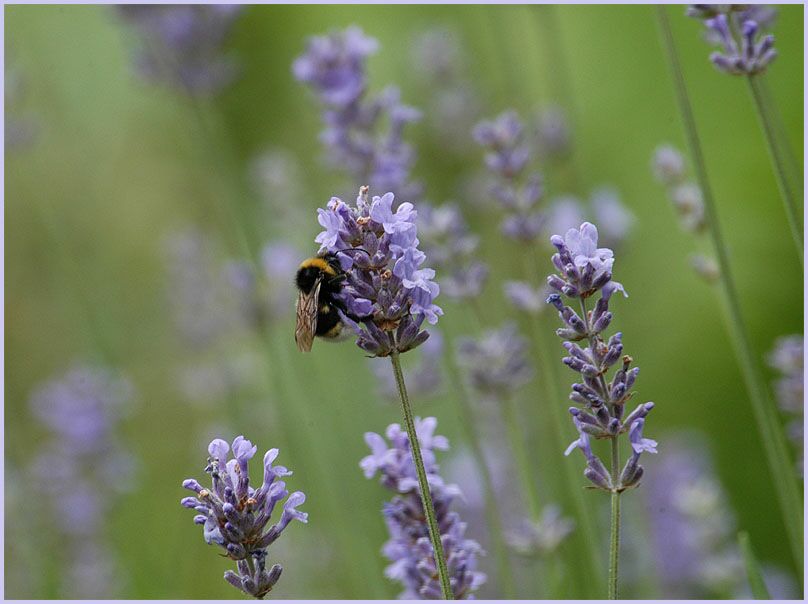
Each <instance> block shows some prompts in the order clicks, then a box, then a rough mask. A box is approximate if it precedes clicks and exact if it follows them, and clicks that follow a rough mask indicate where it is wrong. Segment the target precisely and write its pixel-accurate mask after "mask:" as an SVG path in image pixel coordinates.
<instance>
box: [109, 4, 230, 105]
mask: <svg viewBox="0 0 808 604" xmlns="http://www.w3.org/2000/svg"><path fill="white" fill-rule="evenodd" d="M243 10H244V7H243V6H240V5H229V4H208V5H191V4H188V5H176V4H175V5H162V6H160V5H135V4H131V5H125V6H119V7H118V12H119V14H120V15H121V16H122V17H123V19H124V20H125V21H126V22H128V23H129V24H130V25H131V26H132V27H134V28H135V29H136V30H137V32H138V33H139V34H140V36H141V37H142V38H143V45H142V47H141V48H140V49H139V50H138V52H137V54H136V55H135V65H136V68H137V71H138V72H139V74H140V75H141V76H142V77H143V78H145V79H147V80H150V81H156V82H161V83H164V84H167V85H170V86H175V87H177V88H179V89H180V90H182V91H184V92H186V93H188V94H191V95H201V94H210V93H213V92H216V91H218V90H221V89H222V88H224V87H225V86H227V85H228V84H230V83H231V82H232V81H233V80H234V79H235V77H236V75H237V74H238V67H237V62H236V60H235V59H233V57H231V56H229V55H228V54H226V53H225V52H224V51H223V46H224V44H225V41H226V40H227V37H228V36H229V35H230V32H231V30H232V28H233V24H234V23H235V21H236V19H238V17H239V16H240V15H241V13H242V11H243Z"/></svg>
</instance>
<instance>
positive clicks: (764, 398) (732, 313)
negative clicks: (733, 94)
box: [657, 6, 803, 577]
mask: <svg viewBox="0 0 808 604" xmlns="http://www.w3.org/2000/svg"><path fill="white" fill-rule="evenodd" d="M657 16H658V19H659V25H660V30H661V32H662V38H663V42H664V46H665V50H666V52H667V55H668V60H669V62H670V67H671V73H672V75H673V80H674V86H675V89H676V94H677V100H678V104H679V111H680V113H681V116H682V122H683V125H684V129H685V135H686V138H687V143H688V147H689V149H690V153H691V156H692V158H693V164H694V166H695V168H696V175H697V178H698V182H699V186H700V187H701V190H702V194H703V198H704V208H705V211H706V213H707V218H708V220H707V223H708V225H709V229H710V234H711V236H712V239H713V245H714V247H715V251H716V256H717V259H718V264H719V267H720V269H721V278H720V282H721V285H722V287H723V290H724V298H725V303H726V308H727V311H728V316H727V319H728V323H729V329H730V334H731V336H732V341H733V344H734V347H735V354H736V356H737V357H738V362H739V363H740V365H741V374H742V376H743V379H744V381H745V383H746V389H747V391H748V392H749V400H750V402H751V404H752V411H753V412H754V415H755V424H756V425H757V428H758V430H759V433H760V439H761V441H762V443H763V448H764V452H765V454H766V461H767V463H768V466H769V471H770V472H771V478H772V482H773V484H774V488H775V491H776V493H777V498H778V501H779V505H780V511H781V514H782V519H783V524H784V528H785V531H786V535H787V537H788V539H789V542H790V545H791V549H792V554H793V556H794V561H795V563H796V566H797V570H798V572H799V574H800V577H802V574H803V550H802V537H803V516H802V509H803V508H802V501H801V498H800V492H799V489H798V487H797V482H796V479H795V477H794V476H793V475H792V472H791V468H792V462H791V460H790V457H789V453H788V448H787V446H786V442H785V438H784V436H783V430H782V427H781V426H780V425H778V421H779V420H778V411H777V408H776V406H775V405H774V403H773V402H772V401H771V398H770V397H769V396H768V394H767V392H766V389H765V386H764V385H763V382H762V380H761V378H760V375H759V373H758V369H757V365H756V362H755V359H756V358H757V357H756V355H755V354H754V353H753V352H752V348H751V345H750V343H749V337H748V335H747V333H746V328H745V326H744V322H743V318H742V315H741V309H740V305H739V302H738V294H737V291H736V288H735V283H734V281H733V279H732V273H731V271H730V263H729V255H728V253H727V248H726V244H725V243H724V240H723V238H722V235H721V230H720V227H719V224H718V217H717V212H716V207H715V202H714V200H713V195H712V189H711V187H710V182H709V179H708V177H707V169H706V164H705V161H704V157H703V155H702V151H701V143H700V141H699V136H698V130H697V129H696V121H695V118H694V117H693V110H692V108H691V105H690V99H689V97H688V93H687V87H686V85H685V81H684V75H683V73H682V69H681V66H680V64H679V58H678V55H677V52H676V46H675V43H674V40H673V33H672V32H671V28H670V23H669V22H668V16H667V13H666V8H665V7H664V6H659V7H657Z"/></svg>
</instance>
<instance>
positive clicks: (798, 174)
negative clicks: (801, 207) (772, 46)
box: [758, 78, 805, 199]
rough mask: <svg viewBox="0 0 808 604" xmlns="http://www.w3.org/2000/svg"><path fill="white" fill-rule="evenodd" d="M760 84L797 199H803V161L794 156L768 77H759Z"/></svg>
mask: <svg viewBox="0 0 808 604" xmlns="http://www.w3.org/2000/svg"><path fill="white" fill-rule="evenodd" d="M758 86H759V88H760V90H761V92H762V93H763V102H764V103H765V104H766V106H767V107H768V108H769V115H770V116H771V122H772V123H773V124H774V133H775V137H776V139H777V140H778V141H780V148H781V149H782V153H783V155H784V156H785V158H786V166H787V167H788V176H789V181H790V182H791V183H792V185H791V186H792V190H794V191H796V195H797V199H802V198H803V194H804V191H805V188H804V186H803V181H802V162H800V163H797V158H796V157H795V156H794V149H793V148H792V146H791V142H790V141H789V138H788V133H787V131H786V128H785V126H784V125H783V117H782V115H780V112H779V111H778V110H777V103H775V100H774V98H773V97H772V93H771V90H770V89H769V87H768V86H767V82H766V78H759V79H758Z"/></svg>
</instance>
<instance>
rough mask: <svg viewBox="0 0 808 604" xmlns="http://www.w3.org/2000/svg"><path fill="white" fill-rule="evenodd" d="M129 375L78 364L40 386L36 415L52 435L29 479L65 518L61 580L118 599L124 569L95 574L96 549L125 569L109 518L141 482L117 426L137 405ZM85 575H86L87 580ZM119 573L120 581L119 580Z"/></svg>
mask: <svg viewBox="0 0 808 604" xmlns="http://www.w3.org/2000/svg"><path fill="white" fill-rule="evenodd" d="M132 398H133V388H132V385H131V384H130V382H129V381H128V380H126V379H125V378H122V377H120V376H119V375H116V374H115V373H113V372H111V371H109V370H107V369H104V368H100V367H92V366H76V367H73V368H72V369H70V370H69V371H68V372H67V373H66V374H65V375H64V376H61V377H59V378H56V379H53V380H50V381H48V382H46V383H45V384H43V385H42V386H40V387H39V388H38V389H37V390H36V391H35V392H34V393H33V394H32V396H31V400H30V405H31V409H32V412H33V413H34V415H35V416H36V417H37V418H38V419H39V420H40V421H41V422H42V424H43V425H44V427H45V428H47V430H48V431H49V432H50V433H51V438H50V439H49V441H48V442H47V443H45V444H44V445H43V446H42V447H41V448H40V452H39V454H38V455H37V456H36V458H34V460H33V462H32V466H31V468H30V470H29V476H31V477H32V478H33V480H34V488H35V489H36V490H37V491H38V492H39V493H40V497H41V499H42V500H43V501H45V502H46V503H47V504H48V506H49V508H50V509H49V512H48V513H49V514H50V515H52V516H53V517H56V518H59V519H60V521H59V523H58V524H57V525H56V526H55V527H54V529H55V530H57V531H59V532H60V533H61V535H62V537H63V540H64V547H65V548H66V551H68V552H70V555H69V556H67V557H66V562H65V564H66V566H65V567H64V568H63V572H64V576H63V577H61V579H60V580H61V582H62V583H63V585H64V592H63V593H65V594H69V595H70V596H71V597H76V598H99V597H107V598H109V597H113V596H114V595H115V594H116V586H117V585H120V579H121V577H120V570H121V569H118V568H114V570H115V572H114V573H113V572H101V571H102V568H101V566H98V567H97V568H96V570H97V571H99V572H96V573H94V574H89V573H88V572H87V571H88V570H89V569H88V568H87V564H86V562H87V556H85V555H84V554H85V553H87V554H88V555H89V553H90V552H95V553H97V554H98V555H97V556H94V558H97V559H103V560H105V561H106V563H107V567H108V568H113V567H117V566H118V565H117V564H116V562H115V560H114V555H113V554H112V553H111V552H109V551H108V546H107V544H108V536H107V535H106V527H105V525H106V522H107V516H108V514H109V513H110V511H111V510H112V509H113V507H114V505H115V504H116V500H117V498H118V497H119V496H120V495H121V494H123V493H126V492H127V491H129V490H131V488H132V486H133V476H134V470H135V462H134V460H133V459H132V457H131V455H130V454H129V452H128V451H126V450H125V449H124V448H123V447H122V446H121V440H120V438H119V436H118V435H117V429H118V426H119V424H120V422H121V420H122V419H123V418H124V417H125V416H126V414H127V413H128V411H129V407H130V406H131V404H132ZM77 577H84V580H82V581H81V582H77V581H75V579H76V578H77ZM113 577H115V579H116V580H115V581H112V580H111V579H112V578H113Z"/></svg>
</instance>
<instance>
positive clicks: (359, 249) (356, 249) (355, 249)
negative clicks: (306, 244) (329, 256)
mask: <svg viewBox="0 0 808 604" xmlns="http://www.w3.org/2000/svg"><path fill="white" fill-rule="evenodd" d="M350 251H357V252H365V253H366V254H367V255H368V258H370V257H371V256H370V252H368V251H367V250H366V249H363V248H361V247H346V248H345V249H342V250H337V251H336V252H332V253H334V254H339V253H340V252H350Z"/></svg>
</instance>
